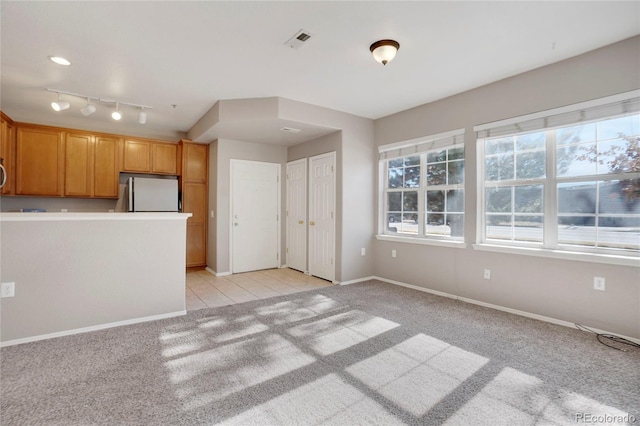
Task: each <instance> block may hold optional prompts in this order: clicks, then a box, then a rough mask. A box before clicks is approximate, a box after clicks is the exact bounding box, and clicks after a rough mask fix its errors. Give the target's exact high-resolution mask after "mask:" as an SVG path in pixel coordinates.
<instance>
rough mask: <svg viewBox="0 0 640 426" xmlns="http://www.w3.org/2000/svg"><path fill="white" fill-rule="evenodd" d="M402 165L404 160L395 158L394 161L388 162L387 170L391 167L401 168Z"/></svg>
mask: <svg viewBox="0 0 640 426" xmlns="http://www.w3.org/2000/svg"><path fill="white" fill-rule="evenodd" d="M403 164H404V159H402V158H396V159H395V160H389V168H392V167H402V166H403Z"/></svg>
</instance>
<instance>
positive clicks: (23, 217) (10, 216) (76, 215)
mask: <svg viewBox="0 0 640 426" xmlns="http://www.w3.org/2000/svg"><path fill="white" fill-rule="evenodd" d="M191 216H192V214H191V213H173V212H149V213H147V212H136V213H121V212H71V213H61V212H45V213H41V212H37V213H36V212H24V213H22V212H3V213H0V222H30V221H43V222H55V221H65V220H69V221H82V220H99V221H103V220H127V221H130V220H187V219H188V218H189V217H191Z"/></svg>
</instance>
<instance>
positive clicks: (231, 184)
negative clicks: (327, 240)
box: [228, 159, 282, 274]
mask: <svg viewBox="0 0 640 426" xmlns="http://www.w3.org/2000/svg"><path fill="white" fill-rule="evenodd" d="M240 163H248V164H269V165H272V166H277V178H278V179H277V183H276V186H277V193H278V200H277V205H278V207H279V209H278V215H277V222H278V224H277V226H278V235H277V240H278V241H277V244H278V245H277V251H278V253H277V255H278V262H277V267H278V268H280V266H281V264H282V248H281V245H282V220H281V216H282V200H281V192H282V188H281V187H282V183H281V182H282V181H281V174H282V164H280V163H271V162H268V161H253V160H238V159H230V160H229V224H228V226H229V271H230V272H231V274H233V273H234V272H233V191H234V180H233V172H234V165H235V164H240ZM274 168H275V167H274Z"/></svg>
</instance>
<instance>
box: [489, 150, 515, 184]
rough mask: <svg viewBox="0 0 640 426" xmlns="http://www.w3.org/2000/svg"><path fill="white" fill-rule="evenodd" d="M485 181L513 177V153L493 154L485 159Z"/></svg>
mask: <svg viewBox="0 0 640 426" xmlns="http://www.w3.org/2000/svg"><path fill="white" fill-rule="evenodd" d="M485 170H486V175H487V176H486V180H487V181H500V180H511V179H513V154H505V155H494V156H491V157H487V158H486V159H485Z"/></svg>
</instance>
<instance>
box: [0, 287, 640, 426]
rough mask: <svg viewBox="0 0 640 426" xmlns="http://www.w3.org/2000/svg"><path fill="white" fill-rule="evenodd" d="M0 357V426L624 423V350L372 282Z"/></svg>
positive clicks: (632, 383) (638, 397)
mask: <svg viewBox="0 0 640 426" xmlns="http://www.w3.org/2000/svg"><path fill="white" fill-rule="evenodd" d="M0 356H1V359H0V362H1V364H0V374H1V375H0V380H1V381H0V395H1V397H2V399H1V402H0V424H2V425H3V426H9V425H195V424H203V425H204V424H219V423H221V424H230V425H245V424H255V425H268V424H273V425H307V424H308V425H311V424H335V425H358V424H377V425H393V424H427V425H440V424H446V425H492V426H493V425H501V424H502V425H510V426H511V425H538V424H545V425H554V424H572V425H575V424H576V423H578V424H580V423H589V421H587V420H588V419H590V420H592V423H593V420H606V422H604V423H606V424H633V422H632V420H633V419H634V418H635V419H636V422H635V424H638V422H640V367H639V366H640V352H639V351H638V350H637V349H634V348H630V350H629V351H627V352H621V351H617V350H613V349H610V348H607V347H605V346H603V345H601V344H600V343H598V342H597V341H596V339H595V337H594V336H593V335H592V334H589V333H586V332H583V331H579V330H574V329H570V328H565V327H561V326H556V325H553V324H547V323H543V322H539V321H535V320H531V319H528V318H523V317H519V316H515V315H510V314H506V313H503V312H498V311H494V310H491V309H486V308H482V307H478V306H474V305H469V304H465V303H463V302H458V301H454V300H450V299H445V298H441V297H437V296H433V295H429V294H425V293H422V292H418V291H415V290H411V289H406V288H402V287H397V286H393V285H390V284H386V283H381V282H377V281H371V282H367V283H360V284H353V285H350V286H344V287H331V288H326V289H321V290H315V291H309V292H305V293H297V294H292V295H288V296H282V297H277V298H273V299H268V300H258V301H253V302H248V303H244V304H240V305H233V306H227V307H223V308H211V309H203V310H200V311H195V312H192V313H190V314H188V315H186V316H184V317H180V318H172V319H168V320H162V321H156V322H150V323H144V324H137V325H131V326H124V327H118V328H113V329H109V330H103V331H98V332H92V333H86V334H81V335H75V336H68V337H62V338H57V339H51V340H47V341H41V342H35V343H29V344H24V345H18V346H13V347H8V348H3V349H2V350H1V351H0ZM581 420H583V421H581ZM601 423H603V422H601Z"/></svg>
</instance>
